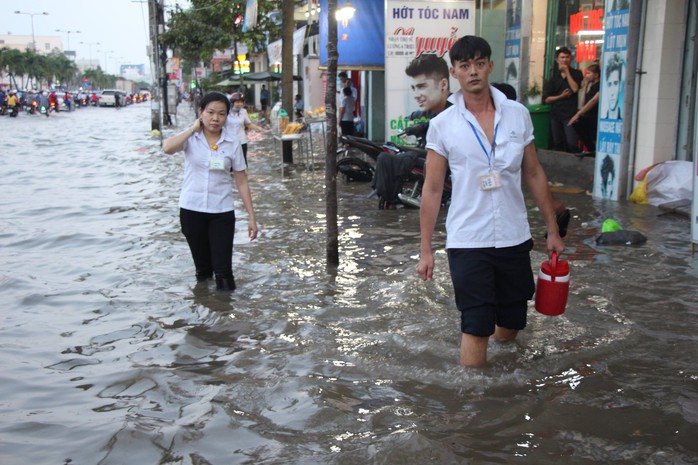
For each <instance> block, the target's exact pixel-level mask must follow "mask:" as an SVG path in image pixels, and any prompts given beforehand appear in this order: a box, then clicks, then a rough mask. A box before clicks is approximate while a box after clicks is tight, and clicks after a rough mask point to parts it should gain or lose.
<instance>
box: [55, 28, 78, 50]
mask: <svg viewBox="0 0 698 465" xmlns="http://www.w3.org/2000/svg"><path fill="white" fill-rule="evenodd" d="M56 32H65V33H66V34H68V41H67V44H68V46H67V47H66V50H70V34H73V33H75V34H80V31H64V30H62V29H56Z"/></svg>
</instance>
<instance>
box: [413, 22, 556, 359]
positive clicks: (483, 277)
mask: <svg viewBox="0 0 698 465" xmlns="http://www.w3.org/2000/svg"><path fill="white" fill-rule="evenodd" d="M491 54H492V51H491V49H490V46H489V44H488V43H487V42H486V41H485V40H484V39H482V38H480V37H475V36H464V37H462V38H460V39H459V40H458V41H457V42H456V43H455V44H453V46H452V47H451V50H450V51H449V55H450V59H451V68H450V72H451V76H453V77H454V78H455V79H456V80H457V81H458V83H459V84H460V90H458V91H457V92H456V93H454V94H453V95H451V96H450V97H449V101H450V102H451V103H452V104H453V105H451V106H450V107H448V108H446V109H445V110H443V111H442V112H441V113H439V114H438V115H436V116H435V117H434V118H433V119H432V120H431V121H430V122H429V132H428V133H427V145H426V147H427V161H426V178H425V181H424V188H423V189H422V204H421V208H420V227H421V243H420V258H419V265H418V267H417V271H418V272H419V275H420V276H421V278H422V279H424V280H431V279H432V277H433V273H434V255H433V252H432V248H431V242H432V236H433V233H434V228H435V226H436V220H437V217H438V212H439V208H440V205H441V193H442V192H443V185H444V179H445V178H446V172H447V170H449V169H450V170H451V185H452V193H453V194H452V197H451V205H450V207H449V209H448V216H447V218H446V234H447V235H446V249H447V252H448V264H449V268H450V271H451V281H452V282H453V288H454V294H455V298H456V307H457V308H458V310H460V313H461V324H460V328H461V333H462V337H461V347H460V363H461V364H462V365H464V366H469V367H474V366H481V365H484V364H485V363H486V361H487V344H488V342H489V339H490V336H492V338H493V339H494V340H496V341H514V340H515V338H516V336H517V333H518V331H519V330H522V329H524V327H525V326H526V311H527V307H528V305H527V302H528V300H530V299H531V297H533V293H534V289H535V285H534V282H533V272H532V270H531V258H530V251H531V249H532V247H533V241H532V239H531V231H530V228H529V224H528V215H527V209H526V203H525V202H524V195H523V192H522V190H521V182H522V181H523V182H524V183H525V184H526V186H527V187H528V189H529V191H530V193H531V195H532V197H533V199H534V200H535V202H536V204H537V205H538V208H539V209H540V212H541V215H542V216H543V219H544V220H545V223H546V225H547V231H548V235H547V239H546V241H547V244H546V249H547V252H548V254H552V252H557V253H558V254H560V253H562V252H563V251H564V249H565V245H564V243H563V242H562V239H561V238H560V233H559V230H558V225H557V222H556V220H555V211H554V208H553V199H552V196H551V195H550V191H549V190H548V179H547V177H546V175H545V172H544V171H543V168H542V167H541V165H540V162H539V161H538V156H537V155H536V148H535V146H534V144H533V124H532V122H531V116H530V113H529V111H528V110H527V109H526V107H524V106H523V105H521V104H519V103H517V102H515V101H513V100H509V99H507V97H506V96H505V95H504V94H503V93H502V92H500V91H498V90H497V89H495V88H494V87H493V86H491V85H490V84H489V77H490V74H491V73H492V69H493V63H492V61H491V60H490V56H491Z"/></svg>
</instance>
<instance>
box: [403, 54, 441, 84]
mask: <svg viewBox="0 0 698 465" xmlns="http://www.w3.org/2000/svg"><path fill="white" fill-rule="evenodd" d="M405 74H407V75H408V76H409V77H412V78H413V77H417V76H419V75H420V74H423V75H425V76H427V77H429V78H431V79H434V80H435V81H438V80H440V79H448V64H447V63H446V60H444V59H443V58H441V57H439V56H437V55H434V54H431V53H427V54H424V55H420V56H418V57H417V58H415V59H414V60H412V61H411V62H410V64H409V65H408V66H407V68H405Z"/></svg>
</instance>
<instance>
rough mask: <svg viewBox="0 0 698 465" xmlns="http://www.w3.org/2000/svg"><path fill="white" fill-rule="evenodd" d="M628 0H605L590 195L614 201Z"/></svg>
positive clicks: (616, 192) (620, 136) (628, 16)
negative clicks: (593, 169)
mask: <svg viewBox="0 0 698 465" xmlns="http://www.w3.org/2000/svg"><path fill="white" fill-rule="evenodd" d="M629 23H630V0H607V1H606V17H605V19H604V43H603V63H602V68H601V101H600V107H599V135H598V142H597V144H596V165H595V174H594V197H596V198H601V199H610V200H618V193H619V192H618V191H619V189H618V171H619V169H621V167H620V154H621V140H622V134H623V118H624V117H625V116H626V115H623V114H622V110H623V102H624V101H625V78H626V73H627V66H626V63H627V61H626V56H627V52H628V25H629Z"/></svg>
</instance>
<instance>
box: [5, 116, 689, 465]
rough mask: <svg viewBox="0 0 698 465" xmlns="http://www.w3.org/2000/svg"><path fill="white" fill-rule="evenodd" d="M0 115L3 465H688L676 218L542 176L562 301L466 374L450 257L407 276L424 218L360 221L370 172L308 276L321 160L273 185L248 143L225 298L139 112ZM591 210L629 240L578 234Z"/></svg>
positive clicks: (266, 163) (680, 235) (370, 206)
mask: <svg viewBox="0 0 698 465" xmlns="http://www.w3.org/2000/svg"><path fill="white" fill-rule="evenodd" d="M184 110H186V111H184ZM190 113H191V112H190V111H189V110H188V109H186V108H185V109H183V110H182V111H181V112H180V118H179V123H180V127H183V126H184V124H188V123H189V119H190V118H191V116H190ZM0 130H1V131H2V132H3V134H4V137H3V144H2V145H3V149H2V155H1V156H0V166H1V170H2V194H1V196H0V205H1V207H2V210H1V211H2V214H1V215H2V216H1V218H2V221H1V222H0V256H1V260H0V266H1V267H2V268H1V269H0V299H1V300H0V303H1V304H2V305H1V306H0V315H1V317H0V356H1V360H2V370H1V371H0V463H1V464H2V465H19V464H33V465H43V464H51V465H57V464H68V463H70V464H71V465H88V464H139V465H140V464H194V465H204V464H226V465H228V464H427V463H429V464H536V465H540V464H560V463H572V464H592V463H619V464H638V463H642V464H689V463H691V464H693V463H698V439H697V438H698V336H697V335H696V328H698V287H697V286H696V278H698V258H696V257H694V256H692V255H691V253H690V248H689V240H690V231H689V229H690V224H689V221H688V220H687V219H685V218H681V217H678V216H673V215H662V214H661V212H660V211H659V210H657V209H655V208H653V207H649V206H637V205H630V204H625V203H620V204H619V203H600V202H595V201H593V200H591V199H590V197H588V196H587V195H585V194H584V193H581V194H572V193H569V192H567V191H566V190H565V189H561V191H563V192H562V193H560V194H558V195H559V197H560V198H562V199H563V200H564V201H565V202H566V204H567V205H568V206H570V207H572V208H573V213H574V218H573V220H572V224H571V228H572V231H571V234H570V236H569V238H568V240H567V246H568V250H569V258H570V259H571V260H572V287H571V294H570V298H569V304H568V307H567V311H566V312H565V314H564V315H562V316H558V317H549V316H543V315H540V314H538V313H536V312H535V310H534V309H533V308H532V307H531V310H530V314H529V315H530V318H529V326H528V328H527V329H526V330H525V331H524V332H522V333H521V335H520V339H519V341H518V345H501V346H498V345H495V346H492V347H491V349H490V360H489V361H490V363H489V366H488V367H487V368H485V369H482V370H467V369H463V368H461V367H459V366H458V344H459V341H460V334H459V326H458V321H459V318H458V312H457V311H456V310H455V309H454V303H453V296H452V291H451V285H450V281H449V275H448V270H447V263H446V258H445V254H444V253H443V252H442V251H440V252H439V253H438V255H437V270H436V276H435V280H434V281H433V282H430V283H422V282H421V281H420V280H419V278H418V276H417V274H416V272H415V268H416V263H417V253H418V242H419V232H418V212H417V211H415V210H388V211H385V210H378V209H377V208H376V204H377V202H376V201H374V200H370V199H367V197H366V196H367V194H368V192H369V190H370V188H369V186H368V185H367V184H347V183H346V182H345V181H344V180H341V179H340V180H339V182H338V190H339V198H340V205H339V212H340V234H341V237H340V247H341V251H340V257H341V258H340V260H341V265H340V267H339V269H338V270H337V271H336V272H335V273H328V271H327V269H326V266H325V258H324V257H325V232H324V229H325V228H324V225H325V222H324V211H325V207H324V191H323V182H324V181H323V180H324V171H323V169H322V167H321V166H320V165H319V164H318V166H317V167H318V168H319V169H317V170H315V171H311V170H306V169H305V167H303V166H301V165H300V164H298V165H294V166H292V167H287V169H285V170H283V174H282V170H281V163H280V160H279V159H278V157H277V156H275V155H274V152H273V150H272V144H271V142H270V141H269V140H268V138H260V137H256V138H255V140H253V141H251V143H250V165H251V167H250V179H251V185H252V189H253V193H254V200H255V204H256V208H257V211H258V219H259V223H260V225H261V227H262V233H261V237H259V239H258V240H257V241H254V242H249V241H248V240H247V239H246V237H245V236H246V223H245V221H246V215H245V213H244V209H242V208H241V205H240V208H239V216H238V217H239V223H238V229H239V232H238V234H237V236H236V239H235V240H236V246H235V251H234V267H235V274H236V279H237V284H238V290H237V291H236V292H235V293H234V294H231V295H229V294H222V293H217V292H216V291H215V290H214V289H213V284H211V283H209V284H204V285H197V284H196V283H195V279H194V270H193V264H192V262H191V258H190V255H189V251H188V248H187V245H186V242H185V241H184V239H183V237H182V235H181V234H180V231H179V224H178V210H177V196H178V190H179V184H180V178H181V169H182V156H181V155H174V156H166V155H164V154H163V153H162V152H161V150H160V146H159V138H156V137H153V136H151V134H150V108H149V106H148V105H147V104H141V105H135V106H131V107H128V108H124V109H122V110H119V111H117V110H114V109H106V108H105V109H99V108H88V109H80V110H78V111H75V112H72V113H69V114H68V113H60V114H58V115H53V116H52V117H50V118H44V117H40V116H29V115H26V114H22V115H20V117H19V118H16V119H10V118H8V117H3V118H0ZM170 133H171V131H166V135H167V134H170ZM320 158H323V156H322V155H320V154H319V153H318V154H316V159H315V161H316V162H317V161H318V160H319V159H320ZM609 217H611V218H614V219H616V220H617V221H618V222H619V223H620V224H621V225H622V226H623V227H624V228H626V229H633V230H637V231H640V232H642V233H643V234H645V235H646V236H647V237H648V242H647V243H646V244H644V245H641V246H636V247H624V246H617V247H598V246H596V245H595V243H594V237H595V236H596V235H597V234H598V232H599V229H600V225H601V223H602V221H603V220H604V219H605V218H609ZM531 218H532V226H533V230H534V234H535V236H536V242H537V244H536V248H535V250H534V253H533V262H534V263H533V265H534V268H537V267H538V265H539V263H540V262H541V261H542V260H543V259H544V255H543V253H542V252H541V251H542V247H541V244H542V242H541V239H542V237H541V236H542V227H541V223H540V221H539V220H538V217H537V216H536V214H535V212H532V215H531ZM436 241H437V242H438V243H439V244H443V242H444V234H443V232H441V233H439V234H437V237H436Z"/></svg>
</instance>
